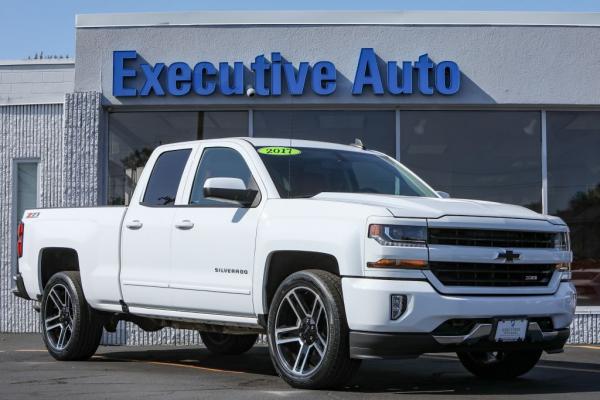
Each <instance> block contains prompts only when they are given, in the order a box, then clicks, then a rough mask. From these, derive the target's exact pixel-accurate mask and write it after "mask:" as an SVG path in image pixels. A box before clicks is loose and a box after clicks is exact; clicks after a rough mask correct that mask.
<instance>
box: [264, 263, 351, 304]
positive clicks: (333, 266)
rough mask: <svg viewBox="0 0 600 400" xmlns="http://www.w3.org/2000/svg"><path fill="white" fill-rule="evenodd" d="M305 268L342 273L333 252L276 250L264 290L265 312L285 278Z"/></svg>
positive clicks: (267, 271)
mask: <svg viewBox="0 0 600 400" xmlns="http://www.w3.org/2000/svg"><path fill="white" fill-rule="evenodd" d="M305 269H320V270H323V271H327V272H331V273H332V274H335V275H338V276H339V275H340V267H339V265H338V262H337V259H336V258H335V257H334V256H332V255H331V254H326V253H319V252H312V251H276V252H274V253H272V254H271V256H270V257H269V261H268V263H267V270H266V277H265V283H264V292H263V304H264V309H265V313H268V309H269V306H270V305H271V300H272V299H273V296H275V291H276V290H277V288H278V287H279V285H280V284H281V282H283V280H284V279H285V278H287V277H288V276H290V275H291V274H293V273H294V272H298V271H302V270H305Z"/></svg>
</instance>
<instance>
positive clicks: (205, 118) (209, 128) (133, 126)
mask: <svg viewBox="0 0 600 400" xmlns="http://www.w3.org/2000/svg"><path fill="white" fill-rule="evenodd" d="M234 136H248V113H247V112H246V111H204V112H151V111H148V112H124V113H111V114H110V117H109V140H108V141H109V143H108V153H109V157H108V158H109V164H108V204H129V200H130V198H131V195H132V193H133V189H134V188H135V185H136V183H137V180H138V178H139V176H140V174H141V173H142V170H143V168H144V165H146V161H148V157H149V156H150V154H151V153H152V150H154V149H155V148H156V147H157V146H160V145H162V144H167V143H174V142H183V141H187V140H199V139H214V138H219V137H234Z"/></svg>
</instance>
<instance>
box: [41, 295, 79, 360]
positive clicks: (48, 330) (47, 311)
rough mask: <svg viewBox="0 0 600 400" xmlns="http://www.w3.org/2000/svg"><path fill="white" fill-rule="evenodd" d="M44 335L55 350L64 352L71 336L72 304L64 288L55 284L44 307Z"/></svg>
mask: <svg viewBox="0 0 600 400" xmlns="http://www.w3.org/2000/svg"><path fill="white" fill-rule="evenodd" d="M44 328H45V332H44V334H45V335H46V337H47V338H48V343H49V344H50V345H51V346H52V347H53V348H54V349H55V350H59V351H60V350H64V348H65V347H67V345H68V344H69V341H70V340H71V337H72V335H73V302H72V300H71V295H70V294H69V291H68V290H67V288H66V286H64V285H62V284H56V285H54V286H52V288H51V289H50V292H49V293H48V298H47V300H46V304H45V307H44Z"/></svg>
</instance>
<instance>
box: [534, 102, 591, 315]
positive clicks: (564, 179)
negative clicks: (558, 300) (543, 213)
mask: <svg viewBox="0 0 600 400" xmlns="http://www.w3.org/2000/svg"><path fill="white" fill-rule="evenodd" d="M546 118H547V119H546V121H547V138H548V212H549V213H550V214H554V215H558V216H560V217H561V218H562V219H564V220H565V222H566V223H567V224H568V225H569V227H570V228H571V247H572V249H573V254H574V262H573V265H572V268H573V283H574V284H575V287H576V288H577V294H578V300H577V304H578V305H580V306H600V112H548V113H547V114H546Z"/></svg>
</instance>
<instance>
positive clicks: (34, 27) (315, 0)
mask: <svg viewBox="0 0 600 400" xmlns="http://www.w3.org/2000/svg"><path fill="white" fill-rule="evenodd" d="M342 9H343V10H377V11H381V10H533V11H575V12H600V1H599V0H410V1H408V0H301V1H298V0H296V1H290V0H287V1H285V0H252V1H248V0H221V1H200V0H169V1H165V0H143V1H140V0H96V1H92V0H0V59H4V60H11V59H16V60H18V59H26V58H27V57H28V56H31V57H33V56H34V55H35V54H36V53H39V52H41V51H43V52H44V54H47V55H48V54H57V55H63V56H64V55H69V56H70V57H72V58H73V57H74V51H75V50H74V49H75V29H74V25H75V15H76V14H90V13H115V12H161V11H202V10H342Z"/></svg>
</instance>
